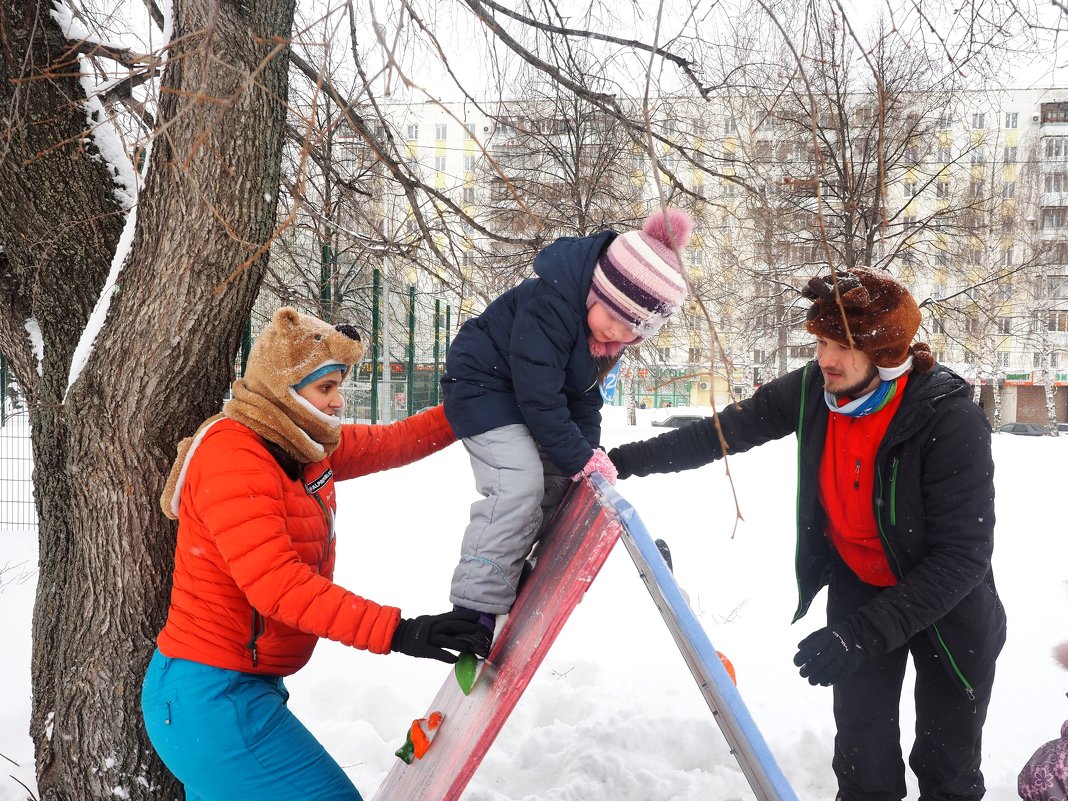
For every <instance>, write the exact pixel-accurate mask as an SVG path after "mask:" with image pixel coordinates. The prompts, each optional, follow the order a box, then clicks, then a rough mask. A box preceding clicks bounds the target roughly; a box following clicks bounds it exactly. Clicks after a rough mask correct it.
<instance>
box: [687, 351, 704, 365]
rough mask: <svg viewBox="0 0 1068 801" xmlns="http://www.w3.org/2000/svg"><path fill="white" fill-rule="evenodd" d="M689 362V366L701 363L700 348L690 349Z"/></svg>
mask: <svg viewBox="0 0 1068 801" xmlns="http://www.w3.org/2000/svg"><path fill="white" fill-rule="evenodd" d="M689 361H690V363H691V364H696V363H697V362H699V361H701V349H700V348H690V356H689Z"/></svg>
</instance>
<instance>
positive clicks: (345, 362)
mask: <svg viewBox="0 0 1068 801" xmlns="http://www.w3.org/2000/svg"><path fill="white" fill-rule="evenodd" d="M362 356H363V345H362V344H360V335H359V333H358V332H357V331H356V329H355V328H353V327H352V326H350V325H339V326H336V327H335V326H332V325H330V324H328V323H324V322H323V321H322V320H320V319H318V318H316V317H312V316H311V315H308V314H301V313H300V312H298V311H297V310H296V309H292V308H289V307H283V308H281V309H279V310H278V311H277V312H275V314H274V317H273V318H272V319H271V322H270V323H269V324H268V325H267V327H266V328H264V329H263V331H262V332H261V333H260V335H259V336H258V337H257V338H256V342H255V344H253V346H252V350H251V351H250V352H249V357H248V364H247V365H246V368H245V375H244V377H243V378H239V379H237V380H236V381H234V383H233V384H232V385H231V387H230V389H231V392H232V393H233V397H232V398H231V399H230V400H229V401H227V403H226V405H225V406H224V407H223V410H222V414H217V415H215V416H214V417H210V418H208V419H207V420H205V421H204V422H203V423H201V425H200V427H199V428H198V429H197V431H196V433H195V434H194V435H193V436H191V437H187V438H186V439H183V440H182V441H181V442H180V443H178V456H177V458H176V459H175V460H174V465H173V466H172V467H171V474H170V476H169V477H168V479H167V485H166V487H165V488H164V490H163V495H162V497H161V498H160V505H161V506H162V507H163V512H164V514H166V515H167V516H168V517H171V518H177V517H178V505H179V498H180V495H181V489H182V483H183V479H184V477H185V468H186V465H187V464H188V462H189V460H190V459H191V458H192V456H193V451H194V450H195V449H196V446H197V444H199V442H200V439H201V438H202V437H203V435H204V433H205V432H206V431H207V430H208V429H209V428H210V427H211V426H212V425H213V424H215V423H216V422H218V421H219V420H220V419H222V418H223V417H229V418H230V419H232V420H237V421H238V422H239V423H243V424H245V425H246V426H248V427H249V428H251V429H252V430H253V431H255V432H256V433H257V434H259V435H260V436H261V437H263V438H264V439H265V440H267V441H268V442H272V443H274V444H275V445H277V446H279V447H280V448H282V450H284V451H285V452H286V453H287V454H288V455H289V456H291V457H292V458H293V459H295V460H296V461H297V462H298V463H299V464H308V463H311V462H317V461H319V460H320V459H325V458H326V457H327V456H329V455H330V454H331V453H333V451H334V449H335V448H337V446H338V444H339V443H340V442H341V420H340V418H337V417H333V416H331V415H328V414H324V413H323V412H320V411H319V410H318V409H316V408H315V407H314V406H312V404H310V403H309V402H308V401H306V400H305V399H304V398H302V397H301V396H300V395H298V394H297V389H298V388H300V387H302V386H304V385H306V384H309V383H311V382H312V381H314V380H317V379H318V378H320V377H322V376H324V375H327V374H329V373H331V372H335V371H337V372H340V373H341V375H342V378H344V376H346V375H348V372H349V369H350V368H351V367H352V365H354V364H355V363H356V362H358V361H359V360H360V358H361V357H362Z"/></svg>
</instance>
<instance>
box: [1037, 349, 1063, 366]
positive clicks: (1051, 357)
mask: <svg viewBox="0 0 1068 801" xmlns="http://www.w3.org/2000/svg"><path fill="white" fill-rule="evenodd" d="M1059 355H1060V354H1058V353H1057V352H1056V351H1053V352H1052V353H1050V354H1048V355H1046V354H1043V353H1036V354H1035V355H1034V357H1033V358H1032V362H1031V363H1032V364H1033V365H1034V366H1035V368H1036V369H1039V370H1041V369H1042V368H1043V367H1052V368H1053V369H1054V370H1056V369H1057V367H1059V366H1060V361H1061V360H1060V359H1059V358H1058V357H1059Z"/></svg>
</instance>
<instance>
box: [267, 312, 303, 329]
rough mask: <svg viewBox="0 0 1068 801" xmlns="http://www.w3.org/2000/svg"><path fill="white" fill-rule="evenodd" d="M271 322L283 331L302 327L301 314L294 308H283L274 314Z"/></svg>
mask: <svg viewBox="0 0 1068 801" xmlns="http://www.w3.org/2000/svg"><path fill="white" fill-rule="evenodd" d="M271 322H272V323H273V324H274V325H277V326H279V327H280V328H282V329H287V328H296V327H297V326H298V325H300V312H298V311H297V310H296V309H294V308H293V307H292V306H283V307H282V308H280V309H279V310H278V311H276V312H275V313H274V317H273V318H271Z"/></svg>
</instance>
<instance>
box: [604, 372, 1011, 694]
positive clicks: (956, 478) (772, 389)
mask: <svg viewBox="0 0 1068 801" xmlns="http://www.w3.org/2000/svg"><path fill="white" fill-rule="evenodd" d="M968 395H969V390H968V385H967V384H966V383H965V382H964V380H963V379H962V378H960V376H958V375H956V374H955V373H953V372H952V371H950V370H948V369H947V368H945V367H943V366H941V365H936V366H935V368H934V370H932V371H931V372H929V373H926V374H917V373H913V374H911V375H910V376H909V380H908V384H907V385H906V387H905V393H904V396H903V397H902V400H901V405H900V407H899V408H898V410H897V413H896V414H895V415H894V419H893V420H892V421H891V422H890V426H889V428H888V429H887V431H886V435H885V436H884V437H883V441H882V443H881V444H880V445H879V449H878V453H877V454H876V458H875V471H876V478H875V487H874V490H873V497H872V511H873V513H874V514H875V520H876V523H877V525H878V530H879V534H880V538H881V540H882V544H883V549H884V551H885V552H886V556H887V559H888V560H889V562H890V567H891V569H892V570H893V571H894V574H895V575H896V576H897V579H898V582H897V584H895V585H894V586H892V587H888V588H886V589H885V590H883V591H881V592H880V593H879V594H878V595H877V596H876V598H875V599H874V600H873V601H872V602H871V603H869V604H867V605H866V606H865V607H864V608H862V609H860V610H858V612H857V614H858V616H859V617H860V618H861V621H862V623H863V624H864V625H865V626H866V627H867V628H868V630H869V631H871V632H874V633H876V634H877V635H878V638H879V639H880V640H881V641H882V645H883V647H884V648H885V650H888V651H889V650H893V649H895V648H898V647H900V646H901V645H903V644H904V643H905V642H907V641H908V640H909V639H910V638H911V637H912V636H913V635H915V634H917V633H918V632H920V631H923V630H925V629H926V630H928V632H929V633H930V636H931V637H932V639H933V640H934V642H935V644H936V647H938V648H939V649H940V650H941V652H942V653H944V654H945V655H946V665H947V667H948V668H949V669H950V670H951V672H952V673H953V674H954V675H955V676H956V677H957V679H958V680H959V681H960V683H961V685H962V686H963V688H964V689H965V690H966V691H968V692H969V693H970V692H971V689H972V688H971V685H970V683H969V681H968V674H969V673H970V672H978V671H979V670H981V669H982V668H985V667H986V666H987V665H989V664H991V663H992V662H993V660H994V659H995V658H996V657H997V654H998V653H999V652H1000V650H1001V646H1002V645H1003V643H1004V640H1005V611H1004V608H1003V607H1002V605H1001V601H1000V599H999V598H998V594H997V590H996V588H995V586H994V576H993V573H992V571H991V568H990V558H991V554H992V551H993V545H994V464H993V461H992V458H991V452H990V426H989V424H988V423H987V420H986V417H985V416H984V415H983V413H982V410H980V409H979V407H978V406H976V405H975V404H974V403H973V402H972V401H971V399H970V398H969V397H968ZM829 414H831V412H830V410H829V409H828V408H827V405H826V403H825V402H824V399H823V375H822V373H821V372H820V369H819V367H818V365H817V364H816V363H815V362H810V363H809V364H807V365H806V366H804V367H803V368H801V369H799V370H795V371H793V372H791V373H789V374H787V375H785V376H782V377H781V378H778V379H776V380H774V381H771V382H769V383H767V384H765V385H764V386H762V387H760V388H759V389H758V390H757V391H756V392H755V393H754V395H753V397H751V398H748V399H746V400H744V401H742V402H741V403H737V404H734V405H732V406H730V407H728V408H726V409H724V410H722V411H721V412H720V413H719V421H720V425H721V427H722V431H723V435H724V438H725V440H726V442H727V444H728V449H729V452H732V453H734V452H742V451H746V450H749V449H750V448H752V447H755V446H757V445H761V444H763V443H765V442H768V441H769V440H773V439H779V438H781V437H784V436H786V435H787V434H796V435H797V439H798V485H797V531H798V535H797V552H796V561H795V568H796V572H797V588H798V596H799V600H798V606H797V610H796V612H795V614H794V621H797V620H798V619H799V618H800V617H801V616H803V615H804V614H805V613H806V612H807V611H808V608H809V605H810V604H811V602H812V599H813V597H814V596H815V595H816V593H817V592H818V591H819V589H820V588H821V587H822V586H823V585H824V584H826V583H827V581H828V578H829V571H830V565H831V556H832V554H831V546H830V545H829V542H828V539H827V537H826V535H825V516H824V512H823V509H822V507H821V506H820V503H819V499H818V483H819V465H820V459H821V457H822V454H823V447H824V441H825V439H826V434H827V418H828V415H829ZM609 456H610V457H611V459H612V461H613V462H614V463H615V465H616V467H617V468H618V470H619V476H620V478H625V477H627V476H630V475H639V476H641V475H648V474H649V473H656V472H670V471H678V470H685V469H688V468H691V467H698V466H700V465H703V464H707V463H708V462H711V461H713V460H714V459H718V458H719V457H720V456H722V449H721V447H720V443H719V439H718V437H717V436H716V432H715V430H714V428H713V422H712V420H711V418H710V419H708V420H702V421H698V422H696V423H691V424H690V425H688V426H685V427H683V428H679V429H676V430H674V431H671V432H668V433H666V434H663V435H662V436H659V437H656V438H654V439H650V440H646V441H644V442H634V443H630V444H628V445H623V446H622V447H620V448H616V449H614V450H612V451H610V452H609Z"/></svg>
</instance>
